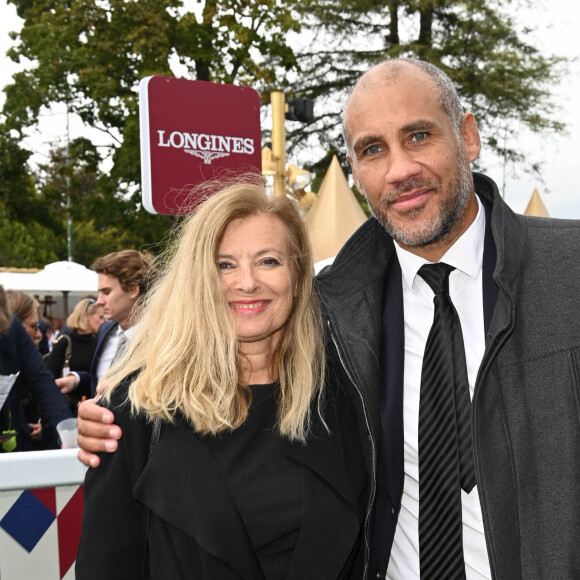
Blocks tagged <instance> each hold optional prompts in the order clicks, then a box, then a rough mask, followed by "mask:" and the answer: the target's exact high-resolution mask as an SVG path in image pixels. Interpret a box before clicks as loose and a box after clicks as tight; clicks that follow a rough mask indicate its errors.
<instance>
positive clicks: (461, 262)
mask: <svg viewBox="0 0 580 580" xmlns="http://www.w3.org/2000/svg"><path fill="white" fill-rule="evenodd" d="M475 198H476V199H477V207H478V209H477V216H476V217H475V219H474V220H473V222H472V224H471V225H470V226H469V228H467V230H466V231H465V232H464V233H463V234H462V235H461V236H460V237H459V238H458V239H457V240H456V241H455V243H454V244H453V245H452V246H451V247H450V248H449V249H448V250H447V252H445V254H444V255H443V256H442V257H441V259H440V260H439V261H440V262H445V263H446V264H449V265H450V266H453V267H454V268H456V269H457V270H460V271H462V272H463V273H464V274H467V275H468V276H470V277H472V278H476V277H477V276H478V275H479V272H480V270H481V268H482V265H483V243H484V239H485V211H484V209H483V205H482V204H481V201H480V200H479V197H478V196H477V195H476V196H475ZM395 250H396V252H397V257H398V258H399V264H400V265H401V273H402V275H403V280H404V281H405V284H406V285H407V287H408V288H410V289H411V290H413V282H414V281H415V277H416V276H417V272H418V271H419V268H421V266H423V265H424V264H428V263H429V261H428V260H425V258H421V256H417V255H416V254H413V253H411V252H409V251H408V250H405V249H404V248H401V246H399V244H398V243H397V242H396V241H395Z"/></svg>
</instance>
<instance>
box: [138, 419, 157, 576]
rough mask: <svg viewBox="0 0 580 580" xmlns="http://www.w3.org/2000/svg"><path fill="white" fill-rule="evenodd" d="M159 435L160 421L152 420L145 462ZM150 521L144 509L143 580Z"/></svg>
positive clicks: (155, 447) (149, 514)
mask: <svg viewBox="0 0 580 580" xmlns="http://www.w3.org/2000/svg"><path fill="white" fill-rule="evenodd" d="M160 435H161V419H159V418H155V419H153V432H152V433H151V443H150V444H149V457H148V458H147V461H149V459H151V456H152V455H153V453H154V452H155V449H157V444H158V443H159V437H160ZM150 520H151V511H150V510H149V508H147V507H145V511H144V512H143V529H144V534H143V563H142V565H141V578H142V579H143V580H145V572H146V571H147V536H148V535H149V521H150Z"/></svg>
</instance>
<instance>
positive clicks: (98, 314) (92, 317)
mask: <svg viewBox="0 0 580 580" xmlns="http://www.w3.org/2000/svg"><path fill="white" fill-rule="evenodd" d="M85 316H86V317H87V331H88V332H89V333H91V334H97V332H98V331H99V327H100V326H101V324H103V322H105V314H104V313H103V307H102V306H97V307H96V308H95V311H94V312H93V313H92V314H89V312H88V310H87V312H85Z"/></svg>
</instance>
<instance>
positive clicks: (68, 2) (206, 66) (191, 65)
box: [3, 0, 299, 264]
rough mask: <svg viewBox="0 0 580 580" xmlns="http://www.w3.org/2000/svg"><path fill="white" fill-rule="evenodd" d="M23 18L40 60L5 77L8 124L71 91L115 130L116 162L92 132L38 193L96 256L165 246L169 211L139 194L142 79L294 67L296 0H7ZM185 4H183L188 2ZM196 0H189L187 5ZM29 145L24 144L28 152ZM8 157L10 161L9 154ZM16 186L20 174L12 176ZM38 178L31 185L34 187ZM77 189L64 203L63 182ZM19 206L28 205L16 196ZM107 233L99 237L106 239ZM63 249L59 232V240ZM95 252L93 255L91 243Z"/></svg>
mask: <svg viewBox="0 0 580 580" xmlns="http://www.w3.org/2000/svg"><path fill="white" fill-rule="evenodd" d="M12 3H13V4H14V5H15V6H16V8H17V12H18V15H19V16H20V17H21V18H23V19H24V23H23V27H22V30H21V31H20V33H19V34H18V35H14V39H15V40H18V41H19V42H18V43H17V44H16V45H15V46H14V47H13V48H12V49H11V50H10V51H9V56H10V57H11V58H12V59H13V60H14V61H16V62H20V63H30V62H32V63H35V65H34V66H32V67H28V68H26V69H25V70H23V71H21V72H19V73H17V74H15V75H14V77H13V82H12V83H11V84H10V85H8V86H7V87H6V89H5V92H6V102H5V105H4V110H3V113H4V116H5V131H6V132H10V131H12V132H17V134H19V135H20V136H24V135H25V134H26V130H27V128H29V127H32V126H35V125H36V124H37V123H38V120H39V116H40V115H41V114H42V112H43V111H44V110H46V109H48V108H50V107H51V105H53V104H54V103H65V104H66V107H67V111H68V112H69V113H70V114H75V115H78V116H79V117H80V118H81V120H82V121H83V122H84V124H85V125H86V126H88V127H92V128H96V129H98V130H100V131H102V132H104V133H106V134H107V135H108V137H109V140H110V143H111V151H110V159H111V160H112V168H111V170H110V171H108V172H107V173H106V174H103V173H102V172H101V171H100V170H99V166H100V163H101V162H102V159H101V158H100V156H99V155H98V153H97V151H96V148H95V147H94V146H93V145H92V144H91V143H90V142H89V141H88V140H86V139H81V140H77V141H75V142H73V143H71V144H70V147H69V149H68V150H65V149H64V148H62V147H60V148H57V149H54V150H53V151H52V153H51V158H50V161H49V163H47V164H43V165H42V166H40V167H39V168H38V172H37V173H38V176H37V183H36V187H37V192H38V199H39V200H41V201H42V204H41V205H42V207H43V208H44V211H45V213H46V214H49V215H50V216H52V218H51V219H52V220H53V222H54V223H53V224H52V231H53V232H54V235H55V236H56V237H58V239H59V240H60V241H61V242H62V240H63V237H64V238H65V237H66V233H65V232H66V229H65V228H66V226H65V224H66V219H67V216H68V215H69V213H70V215H71V216H72V219H73V224H74V232H75V235H74V240H75V248H76V251H75V258H76V259H80V260H82V261H83V263H86V264H88V263H90V262H91V261H92V260H94V258H95V257H97V256H98V255H102V253H104V252H106V251H112V250H114V249H120V248H119V246H121V247H143V246H145V247H147V248H148V249H153V250H155V249H156V248H157V247H159V245H160V243H161V240H163V239H164V237H165V233H166V232H167V230H168V229H169V228H170V227H171V226H172V224H173V221H174V220H173V219H172V218H169V217H167V216H151V215H149V214H147V213H146V212H145V211H144V210H143V209H142V207H141V203H140V189H139V182H140V158H139V119H138V85H139V81H140V79H141V78H143V77H146V76H149V75H153V74H157V75H172V71H171V67H170V64H171V63H173V65H174V66H177V67H179V68H180V70H181V71H182V73H183V74H185V75H186V76H188V77H189V78H196V79H199V80H207V81H218V82H228V83H239V84H252V85H254V86H258V85H262V86H266V85H267V84H273V83H275V80H276V79H277V78H279V77H280V75H282V77H283V76H284V74H285V71H288V70H291V69H292V68H293V67H295V58H294V54H293V51H292V50H291V49H290V48H289V46H288V44H287V42H286V40H285V38H286V34H287V33H288V32H289V31H291V30H295V31H296V30H298V28H299V27H298V23H297V20H296V19H295V18H294V15H293V12H292V6H293V3H292V2H277V1H275V0H263V1H257V0H250V1H240V0H208V1H206V2H199V3H194V4H193V6H192V3H191V2H182V1H181V0H140V1H136V0H128V1H127V0H34V1H32V0H12ZM186 4H187V6H186ZM188 7H192V8H193V10H189V9H188ZM22 155H24V156H26V154H25V153H24V152H23V153H22ZM4 165H5V167H14V165H13V164H12V163H11V162H8V161H7V162H6V163H5V164H4ZM10 183H11V184H12V185H11V186H10V190H11V191H15V189H14V185H16V181H15V180H14V179H12V180H11V181H10ZM33 189H34V187H33ZM67 193H68V198H69V200H70V211H69V208H67V203H66V194H67ZM17 206H18V204H12V206H11V208H12V209H14V210H15V211H16V212H17V213H18V212H20V213H22V212H29V211H32V206H31V207H30V208H29V209H23V208H19V207H17ZM99 238H101V243H99V241H98V240H99ZM55 251H56V253H57V255H59V257H60V256H61V254H62V252H63V247H62V244H60V245H59V246H58V248H57V249H55ZM95 252H96V256H95V255H94V254H95Z"/></svg>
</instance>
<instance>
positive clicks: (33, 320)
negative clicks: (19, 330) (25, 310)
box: [22, 309, 42, 344]
mask: <svg viewBox="0 0 580 580" xmlns="http://www.w3.org/2000/svg"><path fill="white" fill-rule="evenodd" d="M22 326H24V328H25V329H26V332H28V334H29V335H30V338H32V342H34V344H38V343H39V342H40V339H41V338H42V333H41V332H40V328H38V312H37V311H36V309H34V310H32V312H31V313H30V314H29V315H28V316H27V317H26V318H23V319H22Z"/></svg>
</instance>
